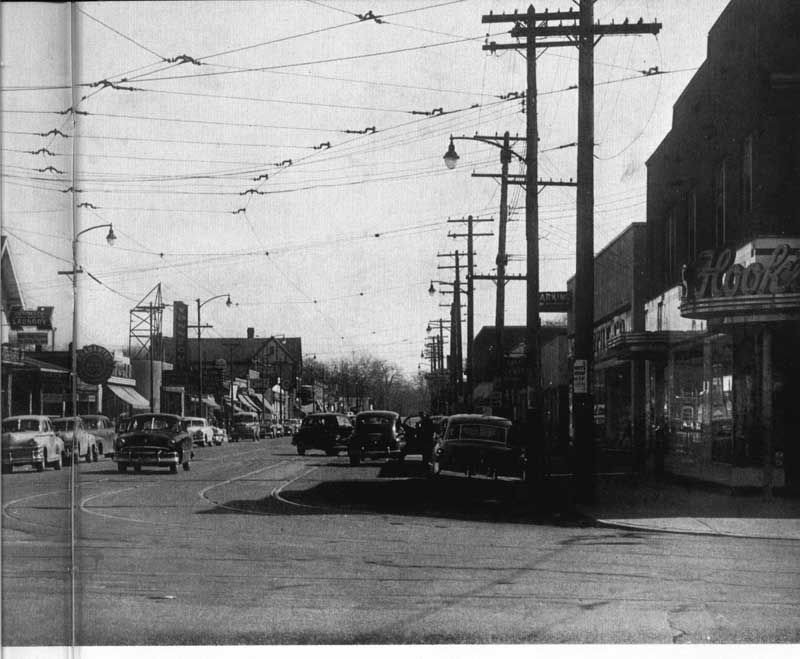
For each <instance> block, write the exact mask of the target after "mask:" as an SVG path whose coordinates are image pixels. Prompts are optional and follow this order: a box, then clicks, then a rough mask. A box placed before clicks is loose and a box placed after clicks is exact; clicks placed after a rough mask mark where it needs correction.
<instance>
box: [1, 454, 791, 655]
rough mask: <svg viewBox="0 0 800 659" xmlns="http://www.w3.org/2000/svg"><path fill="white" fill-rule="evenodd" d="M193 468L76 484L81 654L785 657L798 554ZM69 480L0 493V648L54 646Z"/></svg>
mask: <svg viewBox="0 0 800 659" xmlns="http://www.w3.org/2000/svg"><path fill="white" fill-rule="evenodd" d="M417 460H418V459H416V458H414V457H411V458H409V461H407V462H406V463H405V464H396V463H391V464H384V463H380V462H367V463H365V464H362V465H361V466H359V467H351V466H350V465H349V464H348V462H347V457H346V456H340V457H334V458H331V457H327V456H325V455H323V454H322V453H317V452H310V453H308V454H306V455H305V456H303V457H300V456H298V455H296V453H295V452H294V450H293V448H292V447H291V446H290V444H289V439H288V438H280V439H277V440H262V441H261V442H260V443H240V444H229V445H223V446H220V447H207V448H197V449H196V459H195V460H194V462H193V463H192V469H191V471H189V472H182V471H180V472H179V473H178V474H170V473H168V472H167V470H155V469H151V470H148V469H144V470H143V471H142V472H141V473H139V474H135V473H132V472H131V471H128V472H127V473H124V474H121V473H118V472H117V470H116V466H115V464H114V463H113V462H112V461H110V460H108V459H102V458H101V460H100V462H97V463H93V464H86V463H81V464H80V465H79V466H78V475H79V488H78V493H77V496H76V502H77V506H78V507H77V512H76V519H77V526H76V541H77V544H76V546H75V556H76V557H77V571H76V573H75V579H74V584H75V588H74V596H75V602H76V607H75V611H76V615H75V619H74V624H75V629H76V635H77V643H78V644H79V645H84V646H88V645H218V644H224V645H242V644H247V645H268V644H287V645H295V644H342V643H346V644H354V643H359V644H360V643H380V644H383V643H392V644H404V643H426V644H436V643H563V642H570V643H632V642H635V643H708V642H713V643H718V642H798V641H800V543H798V542H792V541H785V540H750V539H738V538H725V537H704V536H692V535H676V534H664V533H655V532H653V533H649V532H629V531H622V530H614V529H607V528H597V527H595V526H593V525H592V524H591V522H590V521H588V520H584V519H581V518H580V517H578V516H576V515H574V514H571V513H570V512H569V510H568V509H567V508H565V507H563V506H561V505H559V501H560V494H559V492H558V490H557V488H554V489H553V490H552V491H551V492H549V493H548V494H547V495H546V496H545V497H543V499H542V500H541V501H532V500H531V499H530V498H529V496H528V495H527V494H526V492H525V490H524V488H522V487H520V485H519V484H517V483H515V482H513V481H504V480H500V481H497V482H493V481H490V480H487V479H480V478H474V479H466V478H464V477H458V476H453V477H445V478H443V479H440V480H437V481H430V480H428V479H427V478H425V476H424V472H423V470H422V465H421V463H419V462H418V461H417ZM68 483H69V470H67V469H65V470H63V471H61V472H56V471H53V470H50V469H48V470H47V471H46V472H44V473H36V472H33V471H27V470H20V471H15V472H14V473H13V474H9V475H4V476H3V478H2V495H3V508H2V511H3V521H2V552H3V553H2V607H3V609H2V613H3V621H2V622H3V625H2V642H3V645H4V646H28V645H59V646H60V645H69V644H70V630H71V625H72V617H71V615H70V611H71V606H70V603H71V601H72V593H73V586H72V584H73V580H72V575H71V571H70V560H71V553H72V552H71V547H70V508H69V503H70V497H69V491H68Z"/></svg>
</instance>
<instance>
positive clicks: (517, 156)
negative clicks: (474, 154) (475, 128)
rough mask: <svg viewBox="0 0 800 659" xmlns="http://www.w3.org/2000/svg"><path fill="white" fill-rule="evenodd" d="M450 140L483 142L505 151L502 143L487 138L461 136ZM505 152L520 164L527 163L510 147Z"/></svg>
mask: <svg viewBox="0 0 800 659" xmlns="http://www.w3.org/2000/svg"><path fill="white" fill-rule="evenodd" d="M450 139H451V140H471V141H473V142H483V143H484V144H491V145H492V146H496V147H497V148H498V149H501V150H502V149H505V147H504V146H503V143H502V142H495V141H494V140H491V139H489V138H487V137H480V136H477V135H474V136H469V135H461V136H460V137H452V136H451V137H450ZM505 150H506V151H508V152H509V153H510V154H511V155H512V156H514V157H516V158H517V159H518V160H520V161H521V162H527V161H526V160H525V158H523V157H522V156H521V155H519V154H518V153H517V152H516V151H514V149H512V148H511V147H508V148H507V149H505Z"/></svg>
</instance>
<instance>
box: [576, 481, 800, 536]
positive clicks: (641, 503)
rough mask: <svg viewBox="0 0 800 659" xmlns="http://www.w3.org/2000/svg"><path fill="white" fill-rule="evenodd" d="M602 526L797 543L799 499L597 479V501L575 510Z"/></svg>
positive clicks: (692, 485) (695, 485)
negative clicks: (782, 540)
mask: <svg viewBox="0 0 800 659" xmlns="http://www.w3.org/2000/svg"><path fill="white" fill-rule="evenodd" d="M576 507H577V509H578V511H579V512H581V513H582V514H584V515H586V516H588V517H591V518H592V519H594V520H595V521H596V522H597V523H599V524H602V525H608V526H614V527H624V528H632V529H644V530H650V531H664V532H670V533H693V534H703V535H723V536H733V537H742V538H776V539H785V540H800V498H798V497H794V498H787V497H783V496H774V497H772V498H771V499H766V498H765V497H764V495H763V494H762V493H761V492H747V493H740V492H734V493H730V491H729V490H725V489H722V488H718V487H713V486H708V485H705V484H702V483H688V484H687V483H682V482H678V481H671V480H664V479H661V480H656V479H654V478H653V477H652V476H650V477H633V476H630V475H606V474H599V475H598V476H597V488H596V497H595V501H594V502H593V503H591V504H581V505H578V506H576Z"/></svg>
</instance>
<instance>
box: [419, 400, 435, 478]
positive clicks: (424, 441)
mask: <svg viewBox="0 0 800 659" xmlns="http://www.w3.org/2000/svg"><path fill="white" fill-rule="evenodd" d="M418 432H419V439H420V444H421V445H422V461H423V462H424V463H425V464H426V465H427V464H430V462H431V458H432V457H433V420H432V419H431V417H430V416H429V415H428V414H427V413H425V414H423V415H422V419H421V420H420V422H419V431H418Z"/></svg>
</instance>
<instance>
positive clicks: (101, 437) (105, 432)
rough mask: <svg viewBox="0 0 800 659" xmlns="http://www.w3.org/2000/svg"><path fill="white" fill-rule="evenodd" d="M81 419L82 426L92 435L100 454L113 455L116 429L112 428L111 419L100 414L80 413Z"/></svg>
mask: <svg viewBox="0 0 800 659" xmlns="http://www.w3.org/2000/svg"><path fill="white" fill-rule="evenodd" d="M81 419H83V427H84V428H86V430H87V431H88V432H90V433H91V434H92V435H94V437H95V441H96V443H97V450H98V451H99V452H100V455H104V456H106V457H108V458H110V457H111V456H113V455H114V444H115V442H116V441H117V431H116V430H115V429H114V423H113V422H112V421H111V419H109V418H108V417H107V416H103V415H102V414H81Z"/></svg>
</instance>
